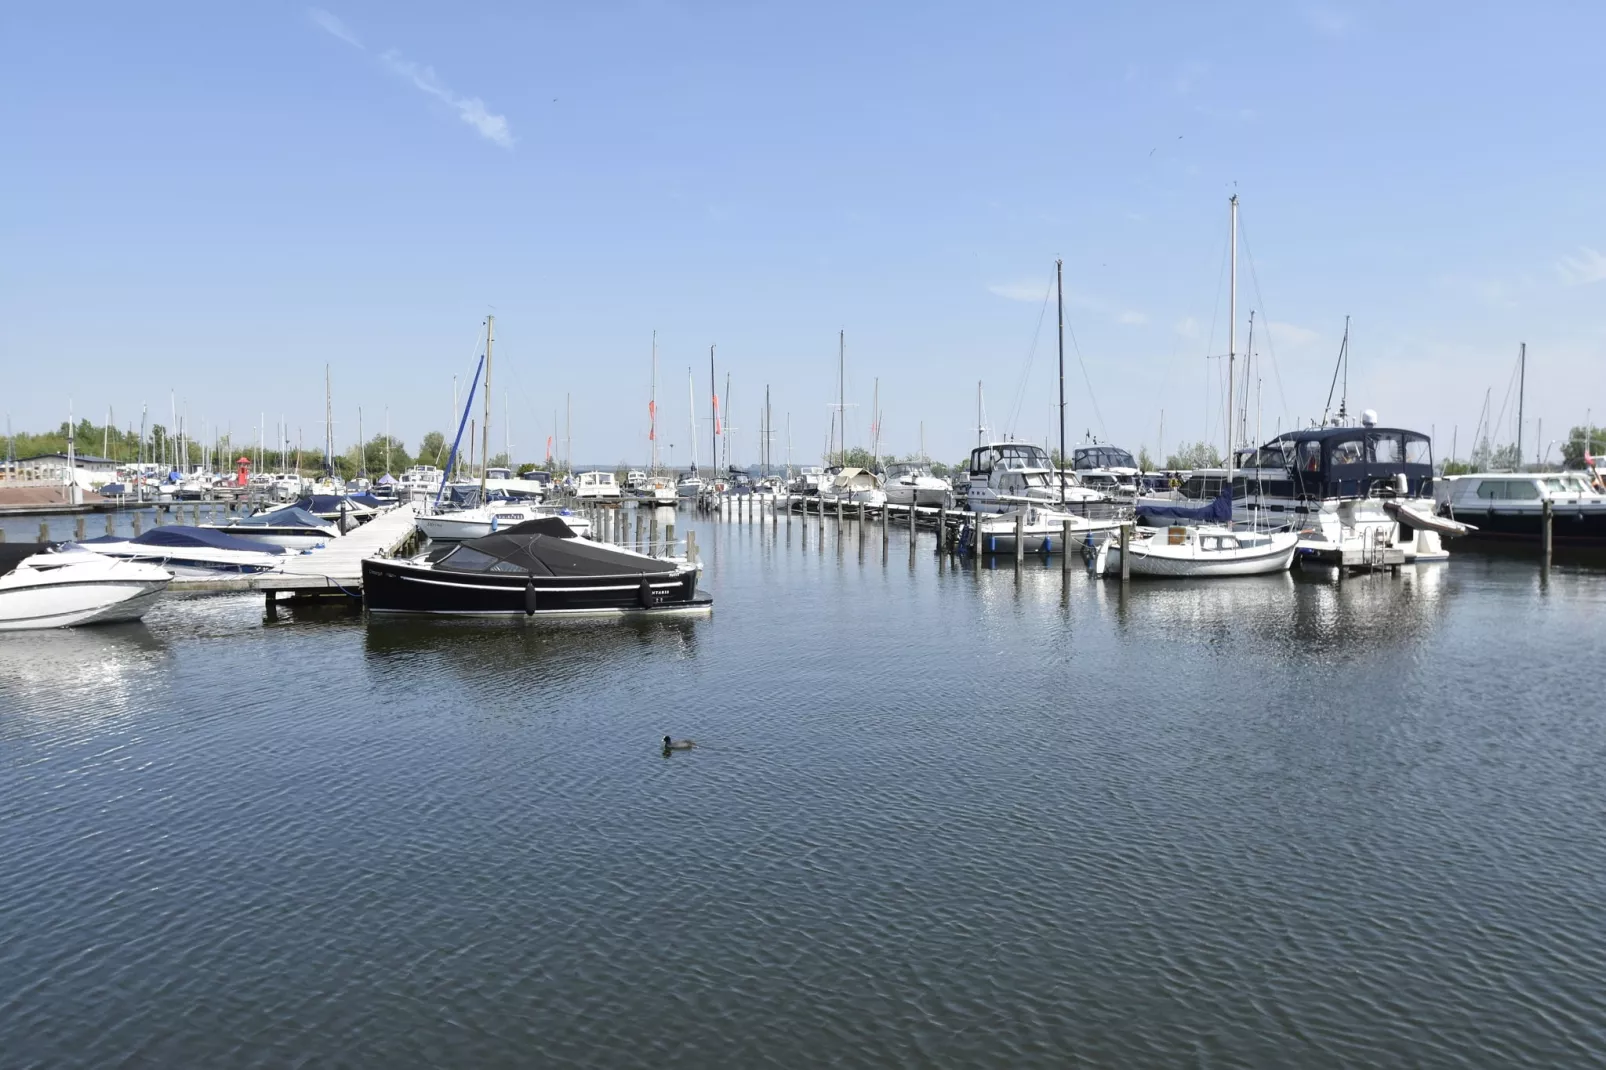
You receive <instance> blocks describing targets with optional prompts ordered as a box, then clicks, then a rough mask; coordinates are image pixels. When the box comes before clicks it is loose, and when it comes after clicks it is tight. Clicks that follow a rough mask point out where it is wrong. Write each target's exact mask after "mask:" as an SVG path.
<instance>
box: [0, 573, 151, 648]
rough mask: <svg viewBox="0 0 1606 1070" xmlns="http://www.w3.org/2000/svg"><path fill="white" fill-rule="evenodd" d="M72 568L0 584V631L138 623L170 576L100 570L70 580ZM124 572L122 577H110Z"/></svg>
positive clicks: (10, 578)
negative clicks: (94, 574) (96, 574)
mask: <svg viewBox="0 0 1606 1070" xmlns="http://www.w3.org/2000/svg"><path fill="white" fill-rule="evenodd" d="M77 571H80V570H79V569H78V568H76V567H71V568H65V569H52V570H51V571H50V572H48V573H45V574H43V575H42V576H40V577H38V579H37V580H35V581H33V582H23V583H21V584H18V583H16V582H15V581H17V580H31V579H33V578H32V577H27V576H26V574H25V573H21V572H19V573H13V574H12V575H11V576H8V577H6V580H7V581H13V582H11V583H6V582H0V632H11V631H31V630H34V629H39V628H72V627H78V626H81V625H85V624H110V623H114V622H116V621H130V620H138V619H140V618H141V617H143V616H144V615H145V612H146V610H148V609H150V607H151V606H152V605H154V604H155V603H156V601H157V599H159V598H160V597H161V596H162V592H163V591H165V590H167V585H168V583H169V582H170V579H171V578H170V577H169V576H168V575H167V574H165V573H162V574H161V575H160V576H159V577H158V576H157V575H155V573H156V572H157V571H158V570H154V569H131V568H124V569H116V568H112V569H106V570H97V571H104V573H105V575H104V578H95V579H91V578H75V577H73V576H72V573H73V572H77ZM116 573H124V574H123V575H115V574H116Z"/></svg>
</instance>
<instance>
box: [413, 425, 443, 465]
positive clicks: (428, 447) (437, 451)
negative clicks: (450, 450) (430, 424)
mask: <svg viewBox="0 0 1606 1070" xmlns="http://www.w3.org/2000/svg"><path fill="white" fill-rule="evenodd" d="M445 461H446V436H445V435H443V434H441V433H440V432H439V431H431V432H429V433H428V434H426V435H425V436H424V441H422V442H420V443H419V444H418V463H419V464H433V465H440V464H444V463H445Z"/></svg>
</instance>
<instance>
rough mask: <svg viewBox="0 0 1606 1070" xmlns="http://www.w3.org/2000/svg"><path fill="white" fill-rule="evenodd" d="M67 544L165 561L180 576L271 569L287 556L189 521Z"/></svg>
mask: <svg viewBox="0 0 1606 1070" xmlns="http://www.w3.org/2000/svg"><path fill="white" fill-rule="evenodd" d="M67 545H69V546H77V547H82V548H83V549H85V550H90V551H93V552H94V553H97V554H102V555H104V556H106V557H111V558H116V559H118V560H122V561H139V562H144V563H146V564H152V565H161V566H162V567H163V568H165V569H167V570H168V571H169V572H171V573H173V575H174V576H175V577H177V578H179V579H204V578H208V577H212V576H217V575H219V574H220V573H221V574H239V573H245V574H251V573H257V572H271V571H273V570H274V569H277V568H280V567H281V566H282V565H283V564H284V560H285V550H284V548H283V547H280V546H270V545H267V544H265V543H261V542H255V541H252V540H249V539H241V538H236V537H235V536H233V535H229V534H226V533H224V532H222V531H218V530H215V529H213V528H200V527H190V526H189V525H186V524H174V525H171V526H168V527H161V528H152V529H151V530H149V531H147V532H145V533H144V534H142V535H135V536H134V537H133V538H124V537H123V536H121V535H103V536H101V537H100V538H98V539H86V540H84V541H83V542H77V543H69V544H67Z"/></svg>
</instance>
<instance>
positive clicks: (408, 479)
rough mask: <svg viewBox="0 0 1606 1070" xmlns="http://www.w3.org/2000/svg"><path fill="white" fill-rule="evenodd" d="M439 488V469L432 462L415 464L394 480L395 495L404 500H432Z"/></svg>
mask: <svg viewBox="0 0 1606 1070" xmlns="http://www.w3.org/2000/svg"><path fill="white" fill-rule="evenodd" d="M440 489H441V470H440V469H439V468H436V467H435V466H434V465H432V464H415V465H413V466H412V467H410V468H408V469H406V470H405V471H403V472H402V474H401V478H400V479H398V480H396V497H397V498H398V499H399V500H401V501H404V502H421V501H430V500H433V499H434V497H435V495H437V494H439V493H440Z"/></svg>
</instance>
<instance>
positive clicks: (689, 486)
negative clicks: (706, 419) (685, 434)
mask: <svg viewBox="0 0 1606 1070" xmlns="http://www.w3.org/2000/svg"><path fill="white" fill-rule="evenodd" d="M686 422H687V424H688V425H689V426H690V433H691V471H690V472H688V473H687V474H685V475H683V476H681V477H680V482H679V483H677V484H676V485H675V492H676V494H677V495H678V496H679V497H681V498H696V497H697V496H698V495H699V494H701V493H702V492H703V481H702V479H701V478H700V477H699V476H698V475H697V384H696V382H695V381H694V380H693V379H692V374H691V369H690V368H687V369H686Z"/></svg>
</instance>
